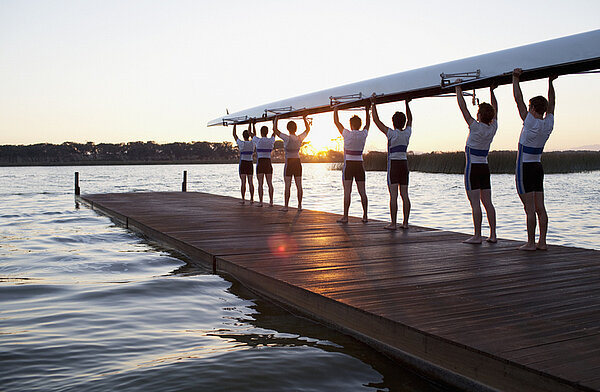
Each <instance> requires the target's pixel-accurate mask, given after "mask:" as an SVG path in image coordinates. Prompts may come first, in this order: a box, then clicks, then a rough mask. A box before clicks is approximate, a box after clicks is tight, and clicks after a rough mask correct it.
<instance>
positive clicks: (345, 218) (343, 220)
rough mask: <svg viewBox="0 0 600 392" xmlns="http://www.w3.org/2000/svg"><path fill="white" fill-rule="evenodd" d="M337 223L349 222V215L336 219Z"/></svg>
mask: <svg viewBox="0 0 600 392" xmlns="http://www.w3.org/2000/svg"><path fill="white" fill-rule="evenodd" d="M336 222H337V223H348V217H347V216H345V217H343V218H340V219H338V220H337V221H336Z"/></svg>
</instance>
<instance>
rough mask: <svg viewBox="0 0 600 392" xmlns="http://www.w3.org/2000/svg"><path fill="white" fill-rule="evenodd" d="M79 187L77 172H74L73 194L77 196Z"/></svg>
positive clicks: (79, 190)
mask: <svg viewBox="0 0 600 392" xmlns="http://www.w3.org/2000/svg"><path fill="white" fill-rule="evenodd" d="M80 193H81V189H79V172H75V195H76V196H79V194H80Z"/></svg>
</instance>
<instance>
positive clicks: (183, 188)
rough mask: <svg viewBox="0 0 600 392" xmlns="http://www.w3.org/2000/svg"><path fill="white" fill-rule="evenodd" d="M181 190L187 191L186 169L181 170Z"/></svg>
mask: <svg viewBox="0 0 600 392" xmlns="http://www.w3.org/2000/svg"><path fill="white" fill-rule="evenodd" d="M181 191H182V192H187V170H184V171H183V182H182V183H181Z"/></svg>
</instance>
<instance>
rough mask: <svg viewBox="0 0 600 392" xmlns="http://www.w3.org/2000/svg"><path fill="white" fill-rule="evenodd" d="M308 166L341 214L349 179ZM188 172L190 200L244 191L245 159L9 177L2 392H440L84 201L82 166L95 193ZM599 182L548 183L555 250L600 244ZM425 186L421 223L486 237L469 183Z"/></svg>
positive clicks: (383, 197)
mask: <svg viewBox="0 0 600 392" xmlns="http://www.w3.org/2000/svg"><path fill="white" fill-rule="evenodd" d="M304 167H305V176H304V185H305V192H304V195H305V199H304V206H305V208H309V209H316V210H322V211H330V212H336V213H340V212H341V209H342V197H341V192H342V190H341V182H340V176H341V174H340V172H336V171H330V170H328V165H322V164H313V165H305V166H304ZM281 169H282V168H281V166H280V165H276V167H275V172H276V174H277V176H276V178H275V187H276V189H275V195H276V196H275V202H276V203H278V204H280V203H282V198H283V197H282V189H283V183H282V180H281V178H280V176H279V173H281ZM183 170H187V171H188V181H189V183H188V190H190V191H203V192H211V193H218V194H224V195H230V196H235V197H239V180H238V179H237V174H236V173H237V166H236V165H189V166H181V165H179V166H175V165H173V166H117V167H36V168H0V173H1V175H0V260H1V261H0V336H1V339H2V340H1V351H0V385H2V388H1V389H2V390H6V391H35V390H44V391H47V390H60V391H81V390H85V391H95V390H98V391H106V390H131V391H133V390H152V391H171V390H172V391H186V390H189V391H192V390H194V391H198V390H206V391H209V390H210V391H225V390H236V391H239V390H247V391H269V390H272V391H279V390H291V391H313V390H314V391H317V390H345V391H348V390H364V391H375V390H384V391H385V390H390V391H392V390H401V391H430V390H436V389H437V388H436V387H435V386H434V385H432V384H429V383H427V382H426V381H424V380H422V379H420V378H419V377H416V376H414V375H412V374H411V373H409V372H407V371H405V370H403V369H401V368H399V367H398V366H397V365H396V364H394V363H392V362H391V361H389V360H387V359H386V358H385V357H384V356H382V355H380V354H378V353H376V352H374V351H373V350H371V349H370V348H368V347H367V346H365V345H362V344H360V343H358V342H356V341H355V340H353V339H351V338H348V337H346V336H344V335H342V334H338V333H336V332H333V331H331V330H329V329H327V328H324V327H322V326H320V325H317V324H314V323H312V322H310V321H308V320H305V319H303V318H298V317H295V316H293V315H291V314H289V313H287V312H286V311H284V310H282V309H280V308H278V307H276V306H273V305H271V304H270V303H269V302H267V301H264V300H261V299H257V298H256V297H255V296H254V295H253V294H251V293H249V292H247V291H245V290H244V289H243V288H242V287H239V286H237V285H235V284H234V285H232V283H230V282H228V281H226V280H224V279H223V278H221V277H220V276H218V275H212V274H210V273H209V272H208V271H203V270H199V269H195V268H190V267H187V266H186V263H185V258H184V257H182V256H181V255H178V254H176V253H174V252H172V251H170V250H168V249H162V248H160V247H159V246H157V245H156V244H154V243H152V242H148V241H147V240H144V239H142V238H140V237H138V236H136V235H134V234H132V233H129V232H128V231H127V230H125V229H123V228H121V227H118V226H115V225H114V224H113V223H112V222H111V221H110V220H109V219H108V218H106V217H103V216H99V215H97V214H96V213H95V212H94V211H91V210H89V209H87V208H81V209H79V208H76V206H75V203H74V201H73V195H72V186H73V172H74V171H79V172H80V173H81V187H82V192H83V193H95V192H129V191H162V190H179V189H180V186H181V185H180V184H181V172H182V171H183ZM599 175H600V173H598V172H596V173H582V174H574V175H549V176H547V179H546V186H547V188H546V198H547V205H548V209H549V216H550V232H549V236H548V240H549V242H550V244H562V245H572V246H580V247H586V248H593V249H600V228H599V225H598V224H597V221H598V218H599V217H600V192H599V191H600V186H599V183H598V179H599ZM367 184H368V195H369V198H370V200H369V203H370V204H369V207H370V216H371V218H377V219H384V220H385V219H387V218H388V216H387V214H388V212H387V208H388V207H387V203H388V198H387V190H386V187H385V173H368V179H367ZM492 186H493V192H494V199H495V204H496V208H497V211H498V226H499V229H498V235H499V236H500V237H503V238H512V239H523V238H525V232H524V217H523V212H522V207H521V204H520V202H519V200H518V198H517V196H516V194H515V191H514V179H513V177H512V176H509V175H506V176H503V175H501V176H494V177H493V178H492ZM410 192H411V197H412V202H413V212H412V216H411V223H413V224H418V225H424V226H429V227H438V228H444V229H449V230H455V231H461V232H465V233H469V232H470V231H471V230H472V229H471V217H470V209H469V207H468V202H467V200H466V197H465V195H464V190H463V185H462V177H461V176H457V175H432V174H421V173H411V188H410ZM292 195H293V196H292V205H295V195H294V194H293V193H292ZM359 204H360V203H359V202H358V195H357V194H355V195H354V200H353V206H352V209H351V214H353V215H356V216H361V210H360V205H359ZM249 208H253V207H249ZM484 230H485V229H484Z"/></svg>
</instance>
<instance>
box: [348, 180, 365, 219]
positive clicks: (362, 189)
mask: <svg viewBox="0 0 600 392" xmlns="http://www.w3.org/2000/svg"><path fill="white" fill-rule="evenodd" d="M350 189H352V184H350ZM356 189H358V194H359V195H360V202H361V204H362V208H363V218H362V221H363V223H367V222H368V221H369V219H368V218H367V207H368V204H369V201H368V199H367V190H366V189H365V181H356Z"/></svg>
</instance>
